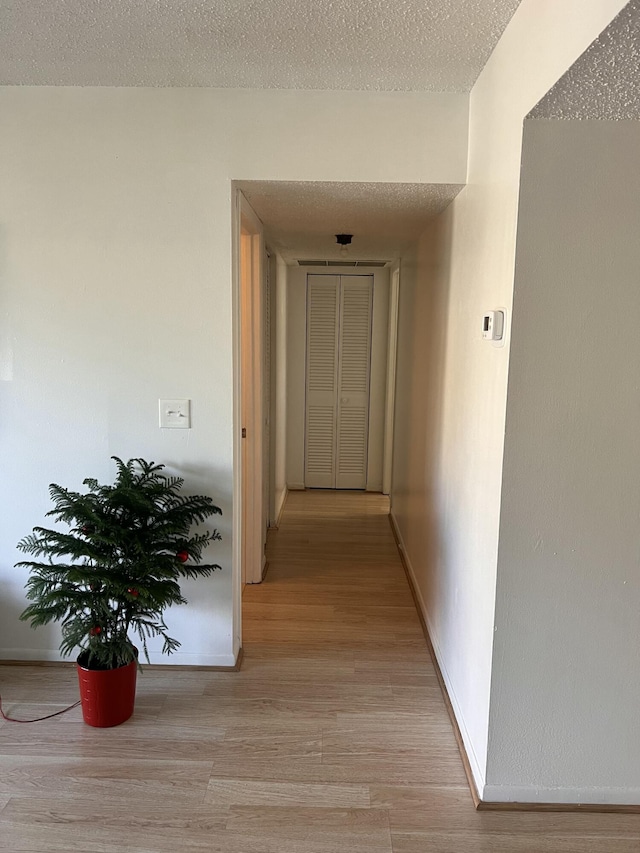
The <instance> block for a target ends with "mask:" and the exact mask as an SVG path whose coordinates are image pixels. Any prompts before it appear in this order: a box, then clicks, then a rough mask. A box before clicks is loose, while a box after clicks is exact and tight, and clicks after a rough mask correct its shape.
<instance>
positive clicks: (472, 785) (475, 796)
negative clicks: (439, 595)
mask: <svg viewBox="0 0 640 853" xmlns="http://www.w3.org/2000/svg"><path fill="white" fill-rule="evenodd" d="M389 524H390V525H391V531H392V533H393V538H394V539H395V542H396V548H397V549H398V554H399V555H400V561H401V563H402V567H403V569H404V573H405V575H406V577H407V583H408V584H409V589H410V590H411V596H412V598H413V603H414V604H415V608H416V612H417V614H418V618H419V619H420V624H421V626H422V633H423V634H424V639H425V642H426V644H427V648H428V649H429V654H430V656H431V660H432V661H433V667H434V669H435V671H436V676H437V678H438V684H439V685H440V690H441V692H442V698H443V699H444V704H445V706H446V708H447V714H448V715H449V720H450V721H451V726H452V728H453V734H454V735H455V739H456V743H457V744H458V750H459V751H460V757H461V759H462V766H463V767H464V772H465V776H466V777H467V783H468V785H469V791H470V792H471V799H472V800H473V805H474V808H476V809H479V808H480V803H481V800H480V795H479V793H478V789H477V787H476V780H475V779H474V778H473V772H472V770H471V762H470V761H469V756H468V754H467V748H466V746H465V744H464V740H463V738H462V732H461V731H460V726H459V725H458V720H457V718H456V715H455V713H454V710H453V705H452V704H451V699H450V698H449V691H448V690H447V686H446V684H445V680H444V677H443V675H442V670H441V669H440V664H439V663H438V658H437V657H436V653H435V650H434V648H433V643H432V642H431V635H430V634H429V629H428V627H427V622H426V619H425V616H424V613H423V612H422V607H421V605H420V597H419V594H418V590H417V589H416V584H415V581H414V577H413V572H412V571H411V569H410V567H409V565H408V563H407V558H406V556H405V553H404V550H405V549H404V546H403V543H402V536H401V535H400V531H399V530H398V525H397V522H396V519H395V517H394V515H393V513H392V512H390V513H389Z"/></svg>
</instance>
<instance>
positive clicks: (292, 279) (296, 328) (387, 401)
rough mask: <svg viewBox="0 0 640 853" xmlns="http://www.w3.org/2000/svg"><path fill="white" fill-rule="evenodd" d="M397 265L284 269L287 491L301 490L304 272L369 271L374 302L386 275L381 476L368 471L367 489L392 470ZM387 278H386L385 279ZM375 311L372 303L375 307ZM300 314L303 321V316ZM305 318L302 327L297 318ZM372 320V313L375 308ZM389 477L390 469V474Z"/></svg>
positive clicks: (381, 483)
mask: <svg viewBox="0 0 640 853" xmlns="http://www.w3.org/2000/svg"><path fill="white" fill-rule="evenodd" d="M396 268H399V262H398V261H397V260H396V261H393V262H389V263H387V265H386V266H385V267H368V266H364V265H363V266H361V267H348V266H342V265H340V266H335V267H331V268H330V269H327V268H324V267H320V266H316V265H313V266H306V265H304V264H301V265H298V266H291V267H289V269H288V277H287V280H288V284H287V288H288V291H287V293H288V296H287V304H288V328H287V388H288V389H289V394H288V401H287V487H288V489H289V490H300V489H304V488H305V484H304V452H305V449H304V440H303V436H304V433H305V398H304V389H305V358H306V310H307V309H306V282H307V274H309V273H311V274H317V273H321V274H322V273H324V274H326V275H354V274H362V275H371V274H373V277H374V306H375V298H376V296H375V294H376V289H377V287H378V282H379V281H380V278H379V277H380V276H381V275H384V276H385V281H386V280H388V287H389V291H388V292H389V303H388V319H387V320H386V321H385V326H384V327H383V334H384V336H385V348H387V347H389V346H391V347H392V349H391V350H388V351H387V365H386V369H385V370H384V371H383V373H384V378H381V381H384V383H385V386H384V400H383V404H382V410H381V411H382V417H383V418H384V424H383V431H382V470H381V476H380V478H379V479H378V478H377V479H376V481H375V482H371V480H370V478H369V476H367V489H368V490H374V489H375V491H379V490H380V488H382V491H383V492H384V493H385V494H388V492H387V491H386V490H385V488H384V487H385V485H386V483H385V481H384V475H385V471H386V472H391V470H392V465H393V421H394V417H393V412H391V413H390V414H388V412H389V406H390V405H395V387H396V369H395V365H396V358H397V342H398V336H397V328H398V300H399V279H396V283H397V286H396V287H395V288H394V287H393V286H392V281H393V272H394V270H396ZM387 277H388V279H387ZM374 312H375V307H374ZM303 317H304V318H305V320H304V321H303V320H302V318H303ZM303 322H304V323H305V325H304V327H303V326H302V323H303ZM374 323H375V313H374ZM389 479H391V474H390V473H389Z"/></svg>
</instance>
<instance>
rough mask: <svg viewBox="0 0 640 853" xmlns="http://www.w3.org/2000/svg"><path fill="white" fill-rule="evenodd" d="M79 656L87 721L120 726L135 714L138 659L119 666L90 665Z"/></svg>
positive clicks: (106, 725) (93, 723)
mask: <svg viewBox="0 0 640 853" xmlns="http://www.w3.org/2000/svg"><path fill="white" fill-rule="evenodd" d="M82 657H83V655H80V657H79V658H78V661H77V663H78V683H79V685H80V701H81V703H82V716H83V718H84V721H85V723H87V725H89V726H96V727H97V728H101V729H104V728H109V727H110V726H119V725H120V723H124V722H125V720H128V719H129V717H130V716H131V715H132V714H133V706H134V704H135V699H136V675H137V673H138V663H137V661H131V663H128V664H126V665H125V666H119V667H118V668H117V669H87V667H86V666H83V662H82Z"/></svg>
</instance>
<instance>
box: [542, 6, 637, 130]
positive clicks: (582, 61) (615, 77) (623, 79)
mask: <svg viewBox="0 0 640 853" xmlns="http://www.w3.org/2000/svg"><path fill="white" fill-rule="evenodd" d="M528 118H554V119H601V120H610V121H621V120H629V119H633V120H636V121H637V120H638V119H640V0H632V2H631V3H628V4H627V5H626V6H625V7H624V9H623V10H622V11H621V12H620V14H619V15H618V16H617V17H616V18H614V19H613V21H612V22H611V23H610V24H609V26H608V27H607V28H606V30H604V31H603V32H602V33H601V35H600V36H599V37H598V38H597V39H596V40H595V41H594V42H593V43H592V44H591V45H590V46H589V47H588V48H587V50H585V52H584V53H583V54H582V56H581V57H580V58H579V59H578V60H577V61H576V62H575V63H574V64H573V65H572V66H571V68H570V69H569V70H568V71H567V72H566V74H564V75H563V76H562V77H561V78H560V79H559V80H558V82H557V83H556V85H555V86H554V87H553V88H552V89H550V90H549V92H548V93H547V94H546V95H545V97H544V98H543V99H542V100H541V101H540V102H539V103H538V104H537V105H536V106H535V107H534V108H533V110H532V111H531V112H530V113H529V116H528Z"/></svg>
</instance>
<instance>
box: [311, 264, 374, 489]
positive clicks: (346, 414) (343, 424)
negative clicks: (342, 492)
mask: <svg viewBox="0 0 640 853" xmlns="http://www.w3.org/2000/svg"><path fill="white" fill-rule="evenodd" d="M372 315H373V276H372V275H323V274H310V275H307V345H306V383H305V384H306V394H305V401H306V402H305V466H304V472H305V486H306V487H307V488H320V489H365V488H366V485H367V452H368V433H369V380H370V374H371V370H370V368H371V325H372Z"/></svg>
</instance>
